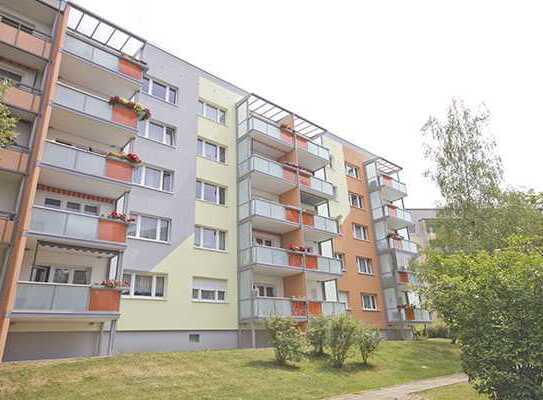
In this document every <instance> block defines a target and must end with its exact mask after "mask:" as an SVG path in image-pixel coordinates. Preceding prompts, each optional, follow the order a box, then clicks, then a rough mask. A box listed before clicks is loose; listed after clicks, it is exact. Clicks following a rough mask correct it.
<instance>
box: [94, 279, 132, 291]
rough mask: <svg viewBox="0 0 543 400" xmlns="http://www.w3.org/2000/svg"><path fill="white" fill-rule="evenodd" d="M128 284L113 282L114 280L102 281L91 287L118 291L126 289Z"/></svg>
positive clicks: (118, 281)
mask: <svg viewBox="0 0 543 400" xmlns="http://www.w3.org/2000/svg"><path fill="white" fill-rule="evenodd" d="M128 287H129V284H128V282H126V281H121V280H115V279H104V280H103V281H101V282H97V283H95V284H94V285H93V288H96V289H118V290H125V289H128Z"/></svg>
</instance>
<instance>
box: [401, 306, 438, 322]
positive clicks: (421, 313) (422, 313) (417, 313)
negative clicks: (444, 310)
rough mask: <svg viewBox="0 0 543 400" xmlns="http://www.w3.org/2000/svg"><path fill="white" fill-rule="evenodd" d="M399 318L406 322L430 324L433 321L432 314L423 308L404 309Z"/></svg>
mask: <svg viewBox="0 0 543 400" xmlns="http://www.w3.org/2000/svg"><path fill="white" fill-rule="evenodd" d="M399 316H400V318H401V319H402V320H404V321H413V322H429V321H431V320H432V318H431V316H430V312H429V311H427V310H423V309H421V308H407V309H402V310H400V313H399Z"/></svg>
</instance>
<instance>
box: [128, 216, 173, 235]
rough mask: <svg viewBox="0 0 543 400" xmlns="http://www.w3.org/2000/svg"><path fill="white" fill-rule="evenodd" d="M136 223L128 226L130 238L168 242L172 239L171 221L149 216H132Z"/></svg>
mask: <svg viewBox="0 0 543 400" xmlns="http://www.w3.org/2000/svg"><path fill="white" fill-rule="evenodd" d="M130 218H132V219H134V222H133V223H131V224H130V225H128V230H127V235H128V236H129V237H134V238H140V239H148V240H156V241H159V242H167V241H168V240H169V239H170V220H169V219H166V218H158V217H151V216H147V215H138V214H133V213H132V214H130Z"/></svg>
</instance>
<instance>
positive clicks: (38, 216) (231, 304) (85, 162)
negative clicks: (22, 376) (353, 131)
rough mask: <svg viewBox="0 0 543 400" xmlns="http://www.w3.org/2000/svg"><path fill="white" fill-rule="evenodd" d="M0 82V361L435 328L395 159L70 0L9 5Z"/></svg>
mask: <svg viewBox="0 0 543 400" xmlns="http://www.w3.org/2000/svg"><path fill="white" fill-rule="evenodd" d="M0 78H3V79H7V80H9V81H10V82H11V84H12V85H11V87H10V88H9V89H8V91H7V92H6V95H5V98H4V101H5V104H6V105H8V106H9V108H10V110H11V111H12V113H13V114H14V115H15V116H17V117H18V118H19V123H18V124H17V127H16V132H17V134H18V136H17V142H16V144H15V145H12V146H9V147H7V148H5V149H0V185H1V186H2V190H1V191H0V284H1V286H0V287H1V291H0V360H1V359H3V360H5V361H10V360H23V359H39V358H58V357H73V356H86V355H100V354H112V353H116V352H133V351H173V350H193V349H204V348H205V349H211V348H235V347H249V346H262V345H265V344H266V335H265V334H264V330H263V321H264V320H265V318H266V317H268V316H269V315H271V314H280V315H285V316H291V317H293V318H295V319H296V320H297V321H298V322H299V323H300V325H302V326H304V325H305V324H306V323H307V321H308V319H309V318H310V317H311V316H313V315H320V314H325V315H337V314H342V313H351V314H352V315H353V316H354V317H355V318H357V319H360V320H362V321H364V322H366V323H368V324H371V325H373V326H375V327H377V328H379V329H381V330H382V332H383V334H385V335H386V336H388V337H390V338H398V337H406V335H407V333H408V326H409V325H411V324H414V323H424V322H428V321H429V315H428V313H427V312H426V311H425V310H422V309H420V308H418V307H417V306H418V302H417V299H416V295H415V294H414V292H413V287H412V286H411V285H410V283H413V282H414V280H413V279H412V274H411V273H410V272H409V267H408V262H409V260H410V259H411V258H413V257H416V254H417V247H416V245H415V244H414V243H413V242H411V241H410V240H409V239H410V236H409V232H408V228H410V227H411V226H412V225H413V222H414V219H413V217H412V216H411V214H410V213H409V212H408V211H406V210H404V207H403V198H404V197H405V196H406V194H407V190H406V187H405V185H404V184H403V183H401V181H400V180H399V175H398V173H399V171H400V170H401V168H400V167H398V166H397V165H395V164H394V163H391V162H389V161H386V160H385V159H384V158H382V157H380V156H377V155H375V154H372V153H371V152H369V151H367V150H365V149H363V148H361V147H359V146H357V145H355V144H352V143H349V142H348V141H346V140H344V139H342V138H341V137H339V136H337V135H335V134H333V133H331V132H329V131H328V130H326V129H324V128H322V127H320V126H319V125H317V124H315V123H313V122H311V121H309V120H308V119H306V118H302V117H301V116H299V115H297V114H296V113H294V112H291V111H289V110H287V109H285V108H283V107H281V106H278V105H276V104H274V103H272V102H270V101H268V100H266V99H264V98H262V97H260V96H257V95H255V94H252V93H250V92H248V91H245V90H243V89H240V88H238V87H236V86H235V85H233V84H231V83H228V82H226V81H224V80H222V79H220V78H218V77H216V76H214V75H212V74H209V73H207V72H206V71H203V70H202V69H200V68H197V67H195V66H193V65H191V64H189V63H187V62H186V61H183V60H181V59H179V58H178V57H176V56H174V55H172V54H170V53H168V52H167V51H165V50H163V49H161V48H159V47H157V46H154V45H153V44H150V43H148V42H147V41H146V40H145V39H143V38H140V37H138V36H137V35H135V34H133V33H130V32H128V31H126V30H124V29H123V28H121V27H118V26H116V25H115V24H114V23H112V22H110V21H107V20H106V19H104V18H103V17H101V16H98V15H95V14H93V13H92V12H90V11H88V10H85V9H83V8H81V7H79V6H78V5H77V4H74V3H71V2H64V1H59V0H21V1H16V2H14V1H12V0H0ZM119 282H124V283H123V284H121V285H120V284H119Z"/></svg>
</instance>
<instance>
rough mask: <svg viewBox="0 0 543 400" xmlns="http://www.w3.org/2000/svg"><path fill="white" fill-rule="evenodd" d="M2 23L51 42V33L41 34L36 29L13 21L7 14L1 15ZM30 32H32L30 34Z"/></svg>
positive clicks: (0, 20)
mask: <svg viewBox="0 0 543 400" xmlns="http://www.w3.org/2000/svg"><path fill="white" fill-rule="evenodd" d="M0 22H2V23H3V24H6V25H9V26H11V27H13V28H16V29H17V31H20V32H21V31H22V32H24V33H28V34H29V35H32V36H35V37H37V38H39V39H42V40H46V41H48V42H50V41H51V38H52V36H51V35H50V34H49V33H45V32H41V31H39V30H37V29H34V28H33V27H30V26H28V25H25V24H23V23H21V22H19V21H16V20H15V19H13V18H12V17H10V16H8V15H6V14H3V13H0ZM21 28H26V29H21ZM29 30H31V31H30V32H29Z"/></svg>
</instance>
